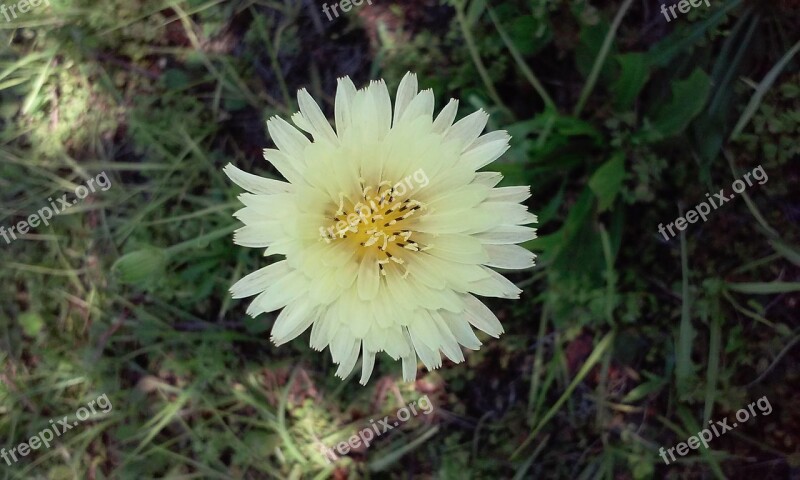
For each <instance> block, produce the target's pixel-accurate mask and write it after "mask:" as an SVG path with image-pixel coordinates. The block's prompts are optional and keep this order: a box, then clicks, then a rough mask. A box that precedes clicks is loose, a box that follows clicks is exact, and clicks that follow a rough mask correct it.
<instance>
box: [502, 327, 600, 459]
mask: <svg viewBox="0 0 800 480" xmlns="http://www.w3.org/2000/svg"><path fill="white" fill-rule="evenodd" d="M613 340H614V332H613V331H611V332H608V333H607V334H606V336H605V337H603V339H602V340H600V342H598V343H597V345H596V346H595V347H594V350H593V351H592V353H591V355H589V358H587V359H586V363H584V364H583V366H582V367H581V369H580V370H579V371H578V374H577V375H575V378H573V379H572V382H570V384H569V386H568V387H567V389H566V390H565V391H564V393H563V394H561V397H559V399H558V400H556V403H554V404H553V406H552V407H550V410H548V411H547V413H546V414H545V415H544V417H542V420H541V421H540V422H539V424H538V425H536V427H535V428H534V429H533V430H532V431H531V433H530V435H528V438H526V439H525V441H524V442H522V445H520V446H519V447H518V448H517V449H516V450H515V451H514V453H513V454H511V460H513V459H514V458H516V457H517V455H519V454H520V453H521V452H522V451H523V450H525V448H526V447H527V446H528V445H530V443H531V442H532V441H533V440H534V439H535V438H536V435H537V434H538V433H539V432H540V431H541V430H542V428H544V426H545V425H547V423H548V422H549V421H550V420H551V419H552V418H553V416H555V414H556V413H557V412H558V411H559V410H560V409H561V406H562V405H563V404H564V402H566V401H567V399H568V398H569V397H570V396H571V395H572V392H573V391H574V390H575V388H576V387H577V386H578V384H579V383H580V382H582V381H583V379H584V378H585V377H586V376H587V375H588V374H589V372H590V371H591V370H592V368H593V367H594V365H595V364H596V363H597V362H598V361H599V360H600V359H601V358H602V356H603V354H604V353H605V351H606V350H607V349H608V348H609V347H610V346H611V344H612V342H613Z"/></svg>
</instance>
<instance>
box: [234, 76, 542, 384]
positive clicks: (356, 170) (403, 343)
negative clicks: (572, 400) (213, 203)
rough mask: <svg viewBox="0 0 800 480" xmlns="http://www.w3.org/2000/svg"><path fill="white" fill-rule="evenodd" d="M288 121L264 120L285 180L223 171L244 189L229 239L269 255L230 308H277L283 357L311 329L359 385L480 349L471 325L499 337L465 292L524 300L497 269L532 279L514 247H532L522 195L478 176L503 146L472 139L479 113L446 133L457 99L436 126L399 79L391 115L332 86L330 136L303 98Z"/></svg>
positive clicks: (381, 96)
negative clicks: (386, 370) (388, 362)
mask: <svg viewBox="0 0 800 480" xmlns="http://www.w3.org/2000/svg"><path fill="white" fill-rule="evenodd" d="M297 99H298V103H299V106H300V112H298V113H296V114H295V115H294V116H293V117H292V121H293V122H294V124H295V125H296V126H297V128H299V129H300V130H302V131H304V132H306V133H308V134H309V135H310V136H311V138H309V137H308V136H307V135H305V134H303V133H301V131H299V130H298V129H297V128H294V127H292V126H291V125H290V124H289V123H288V122H286V121H284V120H282V119H281V118H279V117H273V118H271V119H270V120H269V121H268V122H267V128H268V130H269V133H270V135H271V137H272V139H273V140H274V142H275V144H276V146H277V149H267V150H265V151H264V156H265V158H266V159H267V161H269V162H270V163H272V165H274V166H275V168H277V170H278V171H279V172H280V173H281V174H282V175H283V176H284V177H285V178H286V179H287V180H288V183H287V182H281V181H277V180H273V179H267V178H262V177H259V176H256V175H252V174H249V173H246V172H243V171H242V170H239V169H238V168H236V167H235V166H233V165H231V164H228V165H227V166H226V167H225V169H224V172H225V173H226V174H227V175H228V177H229V178H230V179H231V180H232V181H233V182H234V183H236V184H237V185H239V186H240V187H242V188H244V189H245V190H247V191H248V192H249V193H244V194H242V195H241V196H240V197H239V199H240V200H241V202H242V203H243V204H244V205H245V207H244V208H243V209H241V210H239V211H238V212H236V213H235V214H234V216H236V217H237V218H238V219H239V220H241V221H242V222H243V223H244V224H245V226H244V227H242V228H240V229H238V230H237V231H236V233H235V235H234V242H235V243H236V244H238V245H241V246H244V247H253V248H266V252H265V256H268V255H283V256H285V257H286V258H285V260H281V261H278V262H276V263H273V264H271V265H269V266H267V267H264V268H262V269H260V270H257V271H255V272H253V273H251V274H249V275H247V276H245V277H244V278H242V279H241V280H240V281H238V282H237V283H236V284H235V285H234V286H233V287H232V288H231V292H232V294H233V297H234V298H244V297H250V296H253V295H257V296H256V298H255V299H254V300H253V301H252V303H251V304H250V306H249V308H248V310H247V313H248V314H249V315H251V316H254V317H255V316H257V315H259V314H261V313H264V312H272V311H276V310H279V309H281V308H282V309H283V310H282V311H281V313H280V314H279V315H278V317H277V319H276V320H275V324H274V325H273V327H272V337H271V338H272V340H273V341H274V342H275V344H277V345H282V344H284V343H286V342H288V341H290V340H292V339H294V338H295V337H297V336H298V335H300V334H301V333H303V332H304V331H305V330H307V329H308V327H311V347H312V348H314V349H316V350H318V351H322V350H324V349H325V347H329V348H330V351H331V356H332V358H333V361H334V363H336V364H338V366H339V367H338V370H337V372H336V374H337V375H338V376H339V377H341V378H345V377H346V376H347V375H348V374H349V373H350V372H351V371H352V369H353V367H354V366H355V364H356V362H357V360H358V358H359V354H360V355H361V361H362V367H361V380H360V383H361V384H366V383H367V381H368V380H369V377H370V375H371V373H372V370H373V367H374V364H375V356H376V355H377V354H378V353H379V352H386V353H387V354H388V355H389V356H390V357H391V358H392V359H394V360H397V359H402V364H403V377H404V379H405V380H407V381H411V380H414V378H415V377H416V370H417V355H419V358H420V359H422V362H423V364H424V365H425V366H426V367H427V368H428V369H429V370H431V369H435V368H437V367H440V366H441V365H442V359H441V356H440V351H441V352H443V353H444V355H445V356H447V358H449V359H450V360H452V361H453V362H456V363H458V362H461V361H463V360H464V355H463V352H462V350H461V346H464V347H466V348H468V349H472V350H477V349H478V348H480V345H481V342H480V341H479V340H478V338H477V337H476V335H475V333H474V332H473V330H472V327H475V328H477V329H480V330H482V331H484V332H486V333H487V334H489V335H491V336H493V337H498V336H499V335H500V334H501V333H503V327H502V326H501V325H500V322H499V321H498V319H497V317H495V315H494V314H493V313H492V312H491V310H489V309H488V308H487V307H486V306H485V305H484V304H483V303H481V301H479V300H478V299H477V298H475V296H474V295H479V296H486V297H500V298H519V294H520V293H521V290H520V289H518V288H517V287H516V286H515V285H514V284H513V283H511V282H510V281H509V280H507V279H506V278H505V277H503V276H502V275H500V274H499V273H497V272H496V271H494V270H493V269H492V268H490V267H494V268H503V269H522V268H529V267H532V266H533V264H534V259H535V255H534V254H532V253H531V252H529V251H528V250H526V249H524V248H522V247H520V246H519V245H516V244H517V243H520V242H524V241H527V240H531V239H533V238H535V237H536V230H535V229H533V228H530V227H525V226H524V225H527V224H530V223H536V216H535V215H533V214H531V213H529V212H528V211H527V208H526V207H525V206H524V205H521V204H520V202H522V201H523V200H525V199H526V198H528V197H529V196H530V187H524V186H523V187H503V188H495V186H496V185H497V184H498V183H499V182H500V180H501V178H502V175H500V174H499V173H496V172H477V173H476V171H477V170H478V169H480V168H482V167H484V166H486V165H488V164H489V163H491V162H493V161H495V160H497V159H498V158H499V157H500V156H501V155H502V154H503V153H504V152H505V151H506V150H507V149H508V141H509V139H510V138H511V137H510V136H509V135H508V134H507V133H506V132H505V131H494V132H491V133H487V134H485V135H481V132H482V131H483V130H484V128H485V126H486V123H487V121H488V118H489V116H488V114H486V113H485V112H483V111H482V110H479V111H477V112H475V113H473V114H471V115H469V116H467V117H465V118H463V119H461V120H460V121H458V122H456V123H455V124H454V123H453V121H454V119H455V117H456V111H457V109H458V101H457V100H451V101H450V102H449V103H448V104H447V106H445V107H444V109H442V111H441V112H440V113H439V114H438V115H437V116H436V118H435V119H434V118H433V110H434V105H433V104H434V96H433V92H432V91H431V90H423V91H421V92H419V91H418V88H417V78H416V76H415V75H414V74H411V73H409V74H407V75H406V76H405V77H404V78H403V80H402V81H401V83H400V86H399V88H398V90H397V97H396V99H395V104H394V110H393V109H392V104H391V98H390V96H389V92H388V89H387V88H386V84H385V83H384V82H383V81H382V80H381V81H373V82H371V83H370V85H369V86H368V87H366V88H363V89H361V90H357V89H356V87H355V86H354V85H353V82H352V81H351V80H350V79H349V78H348V77H344V78H341V79H339V83H338V88H337V91H336V98H335V121H336V130H335V131H334V129H333V128H332V127H331V125H330V124H329V123H328V121H327V119H326V118H325V116H324V114H323V113H322V110H320V108H319V106H318V105H317V103H316V102H315V101H314V100H313V99H312V98H311V96H310V95H309V94H308V92H307V91H306V90H300V91H299V92H298V95H297Z"/></svg>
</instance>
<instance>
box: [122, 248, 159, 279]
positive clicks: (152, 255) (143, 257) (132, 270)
mask: <svg viewBox="0 0 800 480" xmlns="http://www.w3.org/2000/svg"><path fill="white" fill-rule="evenodd" d="M166 265H167V253H166V252H165V251H164V250H162V249H160V248H153V247H148V248H144V249H142V250H137V251H135V252H131V253H128V254H126V255H123V256H122V257H120V258H119V259H118V260H117V261H116V262H114V265H112V266H111V270H112V271H113V272H114V273H116V275H117V276H118V278H119V280H120V281H121V282H122V283H132V284H136V283H143V282H145V281H147V280H150V279H152V278H154V277H156V276H157V275H159V274H161V273H162V272H163V271H164V268H165V267H166Z"/></svg>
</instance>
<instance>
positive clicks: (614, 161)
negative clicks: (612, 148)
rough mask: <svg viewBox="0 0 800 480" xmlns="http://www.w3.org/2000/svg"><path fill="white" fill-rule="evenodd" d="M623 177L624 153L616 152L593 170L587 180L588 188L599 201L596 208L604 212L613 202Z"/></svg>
mask: <svg viewBox="0 0 800 480" xmlns="http://www.w3.org/2000/svg"><path fill="white" fill-rule="evenodd" d="M624 178H625V153H623V152H617V153H615V154H614V156H613V157H611V160H609V161H607V162H606V163H604V164H603V165H602V166H601V167H600V168H598V169H597V171H596V172H594V175H592V178H591V179H590V180H589V188H591V189H592V191H593V192H594V194H595V195H597V199H598V201H599V202H600V205H599V206H598V210H599V211H600V212H604V211H606V210H608V208H609V207H610V206H611V205H612V204H613V203H614V199H615V198H617V194H618V193H619V191H620V189H621V188H622V180H623V179H624Z"/></svg>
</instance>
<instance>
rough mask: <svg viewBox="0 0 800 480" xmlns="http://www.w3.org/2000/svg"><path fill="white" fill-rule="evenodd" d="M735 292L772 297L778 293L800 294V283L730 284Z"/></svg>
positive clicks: (730, 287) (729, 286)
mask: <svg viewBox="0 0 800 480" xmlns="http://www.w3.org/2000/svg"><path fill="white" fill-rule="evenodd" d="M727 285H728V288H729V289H731V290H733V291H734V292H739V293H751V294H755V295H772V294H776V293H789V292H800V282H749V283H748V282H744V283H728V284H727Z"/></svg>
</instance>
